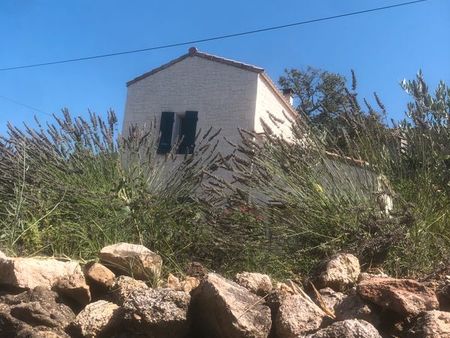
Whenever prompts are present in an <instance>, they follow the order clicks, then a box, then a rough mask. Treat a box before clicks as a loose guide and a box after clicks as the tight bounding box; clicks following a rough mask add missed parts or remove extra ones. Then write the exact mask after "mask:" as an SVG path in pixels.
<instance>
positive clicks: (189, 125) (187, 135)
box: [178, 111, 198, 154]
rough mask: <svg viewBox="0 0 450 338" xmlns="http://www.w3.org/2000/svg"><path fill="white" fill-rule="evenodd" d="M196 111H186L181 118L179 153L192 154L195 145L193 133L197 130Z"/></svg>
mask: <svg viewBox="0 0 450 338" xmlns="http://www.w3.org/2000/svg"><path fill="white" fill-rule="evenodd" d="M197 116H198V112H196V111H187V112H186V114H185V116H184V117H183V119H182V120H181V127H180V138H181V140H182V141H181V143H180V146H179V148H178V153H179V154H186V153H187V154H192V153H193V152H194V147H195V134H196V132H197V120H198V117H197Z"/></svg>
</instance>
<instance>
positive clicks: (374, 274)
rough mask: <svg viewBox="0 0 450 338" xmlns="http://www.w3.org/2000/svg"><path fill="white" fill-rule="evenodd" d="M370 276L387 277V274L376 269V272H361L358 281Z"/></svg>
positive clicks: (370, 277)
mask: <svg viewBox="0 0 450 338" xmlns="http://www.w3.org/2000/svg"><path fill="white" fill-rule="evenodd" d="M372 278H389V276H388V275H387V274H385V273H384V272H383V271H378V272H377V273H369V272H361V273H360V274H359V278H358V282H359V283H361V282H362V281H363V280H367V279H372Z"/></svg>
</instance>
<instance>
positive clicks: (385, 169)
mask: <svg viewBox="0 0 450 338" xmlns="http://www.w3.org/2000/svg"><path fill="white" fill-rule="evenodd" d="M403 86H404V88H405V89H406V90H407V91H408V92H410V93H412V95H413V96H412V97H413V100H414V101H413V103H411V104H410V105H408V109H409V116H408V118H407V119H405V121H403V122H401V123H400V124H398V125H395V126H394V128H388V127H387V126H386V125H383V124H380V123H379V121H378V119H376V121H374V123H371V119H370V116H372V115H373V116H382V115H384V114H385V112H384V106H383V105H382V103H381V102H380V100H379V99H378V97H376V101H377V102H378V103H379V106H380V109H381V110H383V112H381V113H378V112H376V111H375V110H374V108H372V107H371V106H370V105H368V104H367V108H368V111H367V112H363V111H362V110H361V107H360V106H359V104H358V102H357V101H356V95H355V94H354V93H350V92H349V91H347V95H348V97H347V100H346V101H347V102H351V105H350V107H349V108H348V109H347V110H346V112H345V121H346V127H345V128H343V129H342V131H341V132H342V135H335V137H336V139H337V140H340V141H339V142H341V140H342V139H346V140H347V144H346V145H344V146H343V147H342V146H338V145H337V144H336V147H333V148H334V149H333V150H334V153H330V152H329V150H328V149H329V142H330V141H329V140H330V138H329V135H328V137H326V138H323V134H321V133H317V131H316V130H314V129H312V128H310V127H309V125H310V124H308V123H305V121H306V118H305V117H303V118H299V119H298V120H297V121H296V122H295V127H294V139H293V140H285V139H282V138H279V137H277V136H274V135H276V133H272V131H271V130H269V129H268V128H266V132H265V134H264V136H263V138H264V141H263V142H258V141H257V140H258V138H261V135H256V134H252V133H248V132H243V133H242V136H243V137H242V139H243V141H242V145H239V146H237V147H236V153H235V154H234V155H233V156H232V157H231V158H230V160H229V161H228V164H227V165H226V167H228V168H229V169H230V171H231V173H232V175H233V177H234V180H235V181H237V182H239V183H240V185H238V186H235V188H234V195H233V200H232V201H231V202H230V203H231V205H232V204H233V203H234V204H237V205H246V206H247V208H251V209H252V210H254V213H255V214H257V215H259V218H258V219H255V220H253V222H249V221H248V220H245V222H241V223H240V224H239V225H236V228H238V229H239V236H238V238H239V241H240V242H241V243H242V245H243V246H245V247H253V246H258V248H259V249H258V253H259V255H254V254H253V253H250V254H248V255H246V254H245V253H241V254H240V255H239V254H238V253H237V251H238V250H237V248H236V256H235V257H240V258H242V259H243V261H244V262H245V259H250V260H251V261H252V262H253V263H252V264H253V265H258V264H260V262H264V260H267V258H266V256H270V257H272V258H271V259H268V260H267V261H278V262H283V264H280V266H279V267H278V272H280V270H281V272H282V273H283V274H290V275H294V274H296V273H302V274H304V273H309V272H310V271H311V268H312V267H313V266H315V265H316V263H317V262H318V261H320V260H321V259H323V258H324V257H327V256H330V255H331V254H333V253H336V252H339V251H349V252H353V253H355V254H357V255H358V256H359V257H360V259H361V261H362V262H363V263H364V264H365V266H366V268H367V267H371V266H381V267H383V268H386V269H388V270H389V272H391V273H393V274H395V275H411V274H417V273H426V272H429V271H431V270H432V269H433V268H435V267H436V266H437V265H438V264H439V262H442V261H443V260H445V259H446V258H447V257H448V255H449V247H450V246H449V244H450V242H449V240H450V224H449V217H448V213H449V211H450V210H449V209H450V208H449V206H450V200H449V193H448V192H449V173H450V168H449V163H450V162H449V154H450V151H449V146H450V138H449V129H448V121H449V107H450V100H449V89H448V88H447V87H446V86H445V85H444V84H442V83H441V84H440V85H439V86H438V88H437V91H436V94H435V96H434V97H432V96H431V95H430V94H429V93H428V90H427V87H426V85H425V82H424V81H423V78H422V76H421V74H419V75H418V78H417V80H416V81H412V82H405V84H404V85H403ZM348 133H351V134H352V137H351V138H349V137H346V135H347V134H348ZM325 142H326V144H325ZM388 197H391V198H392V199H393V200H394V209H393V210H392V211H390V212H389V213H386V212H385V210H386V206H387V205H386V203H389V199H388ZM255 228H257V229H258V231H257V233H259V234H260V235H261V234H263V233H265V236H257V237H255V236H254V234H255V231H254V229H255ZM245 229H246V230H247V231H248V233H246V230H245ZM229 237H230V238H229V240H230V242H234V241H235V240H236V239H237V238H234V237H232V235H230V236H229ZM243 255H245V256H243ZM261 257H264V258H261Z"/></svg>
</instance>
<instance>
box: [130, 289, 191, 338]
mask: <svg viewBox="0 0 450 338" xmlns="http://www.w3.org/2000/svg"><path fill="white" fill-rule="evenodd" d="M190 300H191V297H190V295H189V294H188V293H186V292H183V291H175V290H172V289H142V290H136V291H134V292H133V293H131V294H130V295H129V297H128V299H127V300H126V301H125V302H124V304H123V312H124V319H125V321H127V323H128V324H127V326H129V330H131V331H132V332H133V333H135V334H145V336H147V337H152V338H164V337H173V338H183V337H185V336H186V335H187V333H188V331H189V326H190V323H189V321H188V308H189V303H190Z"/></svg>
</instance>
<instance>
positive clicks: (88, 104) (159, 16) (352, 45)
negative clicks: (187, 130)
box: [0, 0, 450, 134]
mask: <svg viewBox="0 0 450 338" xmlns="http://www.w3.org/2000/svg"><path fill="white" fill-rule="evenodd" d="M399 2H402V0H397V1H393V0H376V1H375V0H373V1H368V0H364V1H363V0H346V1H336V0H321V1H306V0H285V1H270V0H259V1H242V0H241V1H237V0H228V1H211V0H208V1H206V0H205V1H204V0H202V1H196V0H191V1H186V0H172V1H165V2H163V1H138V0H134V1H119V0H108V1H104V0H96V1H92V0H77V1H58V0H1V1H0V32H1V40H0V68H4V67H9V66H17V65H22V64H30V63H39V62H46V61H52V60H59V59H66V58H74V57H83V56H88V55H93V54H94V55H95V54H103V53H109V52H115V51H122V50H129V49H139V48H145V47H150V46H154V45H161V44H167V43H175V42H180V41H185V40H193V39H201V38H204V37H209V36H214V35H222V34H228V33H234V32H240V31H246V30H252V29H257V28H261V27H266V26H273V25H282V24H285V23H290V22H296V21H302V20H309V19H314V18H319V17H324V16H331V15H337V14H341V13H345V12H351V11H358V10H364V9H368V8H372V7H380V6H386V5H392V4H395V3H399ZM197 47H198V48H199V49H200V50H202V51H206V52H208V53H212V54H216V55H220V56H224V57H228V58H232V59H236V60H239V61H243V62H247V63H251V64H255V65H258V66H261V67H263V68H265V69H266V71H267V72H268V74H269V75H270V76H271V77H272V78H273V79H274V80H277V79H278V77H279V76H280V75H282V73H283V70H284V69H285V68H292V67H295V68H299V67H306V66H308V65H311V66H314V67H319V68H323V69H325V70H329V71H333V72H338V73H341V74H343V75H345V76H347V77H350V69H354V70H355V71H356V74H357V77H358V86H359V93H360V97H369V99H370V100H369V101H373V99H372V97H371V95H372V93H373V91H376V92H377V93H378V94H379V96H380V97H381V98H382V100H383V102H384V103H385V105H386V107H387V109H388V112H389V117H390V118H394V119H398V118H401V117H402V116H403V112H404V107H405V103H406V102H407V100H408V97H407V95H406V94H404V93H403V92H402V90H401V89H400V87H399V82H400V81H401V80H402V79H403V78H413V77H414V76H415V74H416V72H417V71H418V70H419V69H422V70H423V72H424V74H425V77H426V79H427V80H428V83H429V84H430V86H432V87H434V85H435V84H436V83H437V82H438V81H439V80H444V81H446V82H447V83H450V1H449V0H429V1H428V2H425V3H420V4H416V5H412V6H409V7H400V8H396V9H391V10H388V11H383V12H375V13H370V14H363V15H360V16H354V17H347V18H342V19H337V20H333V21H327V22H321V23H315V24H310V25H304V26H299V27H293V28H287V29H284V30H278V31H272V32H267V33H262V34H257V35H250V36H246V37H240V38H233V39H228V40H221V41H214V42H208V43H202V44H198V45H197ZM187 49H188V46H186V47H177V48H170V49H166V50H159V51H153V52H147V53H141V54H132V55H125V56H118V57H112V58H108V59H99V60H93V61H85V62H78V63H68V64H62V65H55V66H48V67H40V68H31V69H21V70H14V71H7V72H0V134H2V133H4V132H5V130H6V123H7V122H8V121H10V122H12V123H13V124H15V125H21V124H22V122H27V123H30V124H31V125H33V115H34V114H35V113H36V114H37V116H38V118H39V119H40V120H41V121H46V120H49V119H51V117H49V116H48V115H45V114H43V113H39V112H35V111H33V110H32V109H30V108H25V107H23V106H20V105H17V104H14V103H12V102H10V101H8V100H5V99H4V98H3V97H7V98H9V99H13V100H16V101H19V102H22V103H24V104H27V105H30V106H33V107H36V108H38V109H40V110H42V111H44V112H47V113H48V114H52V113H59V112H60V110H61V108H63V107H67V108H69V109H70V111H71V112H72V113H73V114H76V115H86V114H87V111H88V109H90V110H91V111H94V112H97V113H98V114H101V115H105V114H106V111H107V110H108V109H109V108H112V109H113V110H115V111H116V113H117V114H118V116H119V119H120V120H122V117H123V112H124V105H125V98H126V86H125V83H126V81H128V80H130V79H132V78H134V77H136V76H137V75H140V74H141V73H144V72H146V71H148V70H150V69H152V68H155V67H157V66H159V65H161V64H162V63H165V62H167V61H169V60H171V59H173V58H175V57H177V56H179V55H181V54H184V53H185V52H186V51H187ZM174 95H176V93H174Z"/></svg>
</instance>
